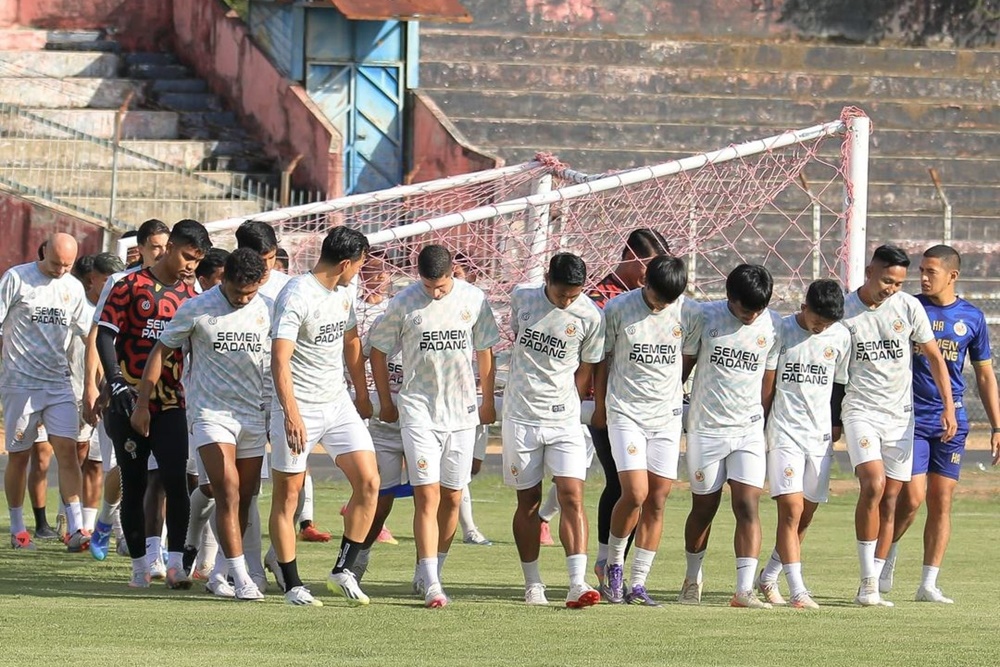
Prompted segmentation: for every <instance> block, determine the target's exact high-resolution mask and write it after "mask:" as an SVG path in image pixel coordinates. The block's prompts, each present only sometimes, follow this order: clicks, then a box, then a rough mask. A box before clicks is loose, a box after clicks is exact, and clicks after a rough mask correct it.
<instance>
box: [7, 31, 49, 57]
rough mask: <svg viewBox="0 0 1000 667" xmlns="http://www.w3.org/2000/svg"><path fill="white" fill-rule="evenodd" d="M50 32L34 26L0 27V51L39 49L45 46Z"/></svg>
mask: <svg viewBox="0 0 1000 667" xmlns="http://www.w3.org/2000/svg"><path fill="white" fill-rule="evenodd" d="M46 41H48V33H47V32H46V31H45V30H35V29H33V28H21V27H9V28H0V51H38V50H41V49H44V48H45V42H46Z"/></svg>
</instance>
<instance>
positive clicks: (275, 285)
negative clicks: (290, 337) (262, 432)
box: [257, 269, 291, 405]
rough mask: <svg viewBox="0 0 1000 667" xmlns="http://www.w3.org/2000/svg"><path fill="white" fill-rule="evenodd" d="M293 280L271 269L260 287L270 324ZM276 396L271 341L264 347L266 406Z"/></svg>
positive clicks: (259, 291)
mask: <svg viewBox="0 0 1000 667" xmlns="http://www.w3.org/2000/svg"><path fill="white" fill-rule="evenodd" d="M289 280H291V278H289V277H288V276H287V275H286V274H284V273H282V272H281V271H275V270H274V269H271V271H270V273H269V274H268V276H267V281H266V282H265V283H264V284H263V285H261V286H260V289H258V290H257V294H259V295H260V298H261V299H263V300H264V303H265V304H266V305H267V317H268V320H269V321H270V322H273V321H274V304H275V302H276V301H277V300H278V295H279V294H281V290H283V289H284V288H285V285H287V284H288V281H289ZM273 396H274V378H272V377H271V341H270V340H268V341H267V344H266V345H264V404H265V405H270V404H271V397H273Z"/></svg>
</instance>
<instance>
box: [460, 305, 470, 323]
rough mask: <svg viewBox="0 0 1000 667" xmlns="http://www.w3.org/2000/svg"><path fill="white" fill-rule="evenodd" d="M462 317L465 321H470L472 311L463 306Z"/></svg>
mask: <svg viewBox="0 0 1000 667" xmlns="http://www.w3.org/2000/svg"><path fill="white" fill-rule="evenodd" d="M461 317H462V321H463V322H469V321H471V320H472V313H470V312H469V309H468V308H463V309H462V314H461Z"/></svg>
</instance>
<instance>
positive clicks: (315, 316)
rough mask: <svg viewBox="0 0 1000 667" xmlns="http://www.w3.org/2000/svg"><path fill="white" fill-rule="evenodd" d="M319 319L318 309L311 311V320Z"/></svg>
mask: <svg viewBox="0 0 1000 667" xmlns="http://www.w3.org/2000/svg"><path fill="white" fill-rule="evenodd" d="M319 318H320V312H319V309H318V308H317V309H316V310H314V311H313V319H314V320H318V319H319Z"/></svg>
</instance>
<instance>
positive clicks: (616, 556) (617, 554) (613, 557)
mask: <svg viewBox="0 0 1000 667" xmlns="http://www.w3.org/2000/svg"><path fill="white" fill-rule="evenodd" d="M627 545H628V536H626V537H618V536H617V535H615V534H614V533H608V565H624V564H625V547H626V546H627Z"/></svg>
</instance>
